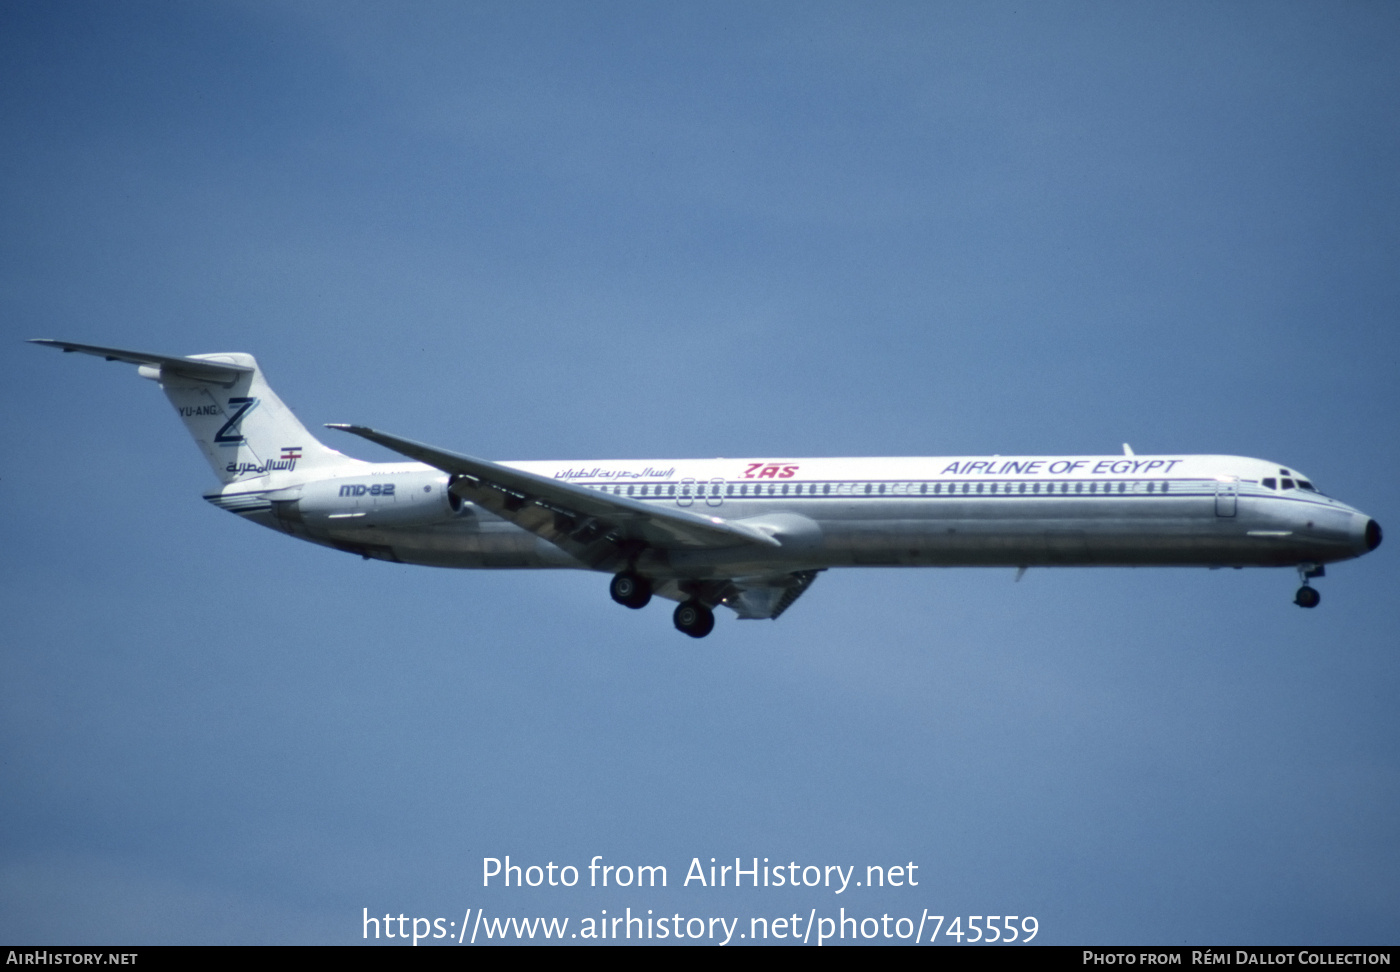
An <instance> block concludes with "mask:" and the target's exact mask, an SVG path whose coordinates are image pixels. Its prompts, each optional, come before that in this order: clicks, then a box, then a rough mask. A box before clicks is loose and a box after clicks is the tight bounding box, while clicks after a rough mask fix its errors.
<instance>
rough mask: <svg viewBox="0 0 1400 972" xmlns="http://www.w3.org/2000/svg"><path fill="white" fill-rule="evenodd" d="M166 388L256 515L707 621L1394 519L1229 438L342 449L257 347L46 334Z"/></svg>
mask: <svg viewBox="0 0 1400 972" xmlns="http://www.w3.org/2000/svg"><path fill="white" fill-rule="evenodd" d="M32 343H35V344H41V345H46V346H48V347H55V348H60V349H62V350H63V351H66V352H81V353H84V354H90V355H96V356H98V357H101V358H105V359H107V360H108V361H122V362H126V363H129V364H134V365H136V366H137V370H138V373H139V374H140V375H141V377H143V378H149V379H151V380H153V381H156V382H158V383H159V384H160V386H161V388H162V389H163V390H164V392H165V394H166V397H167V398H169V400H170V403H171V404H172V405H174V406H175V410H176V411H177V412H178V413H179V415H180V417H181V419H183V421H184V423H185V427H186V428H187V429H188V430H189V432H190V434H191V435H192V436H193V437H194V440H195V442H196V443H198V445H199V447H200V449H201V451H203V453H204V456H205V458H206V459H207V460H208V461H209V465H210V467H211V468H212V469H213V471H214V475H215V476H216V477H218V479H219V482H220V484H221V485H220V487H219V488H218V489H216V490H214V491H213V492H211V493H207V494H205V496H204V498H205V499H206V500H208V501H209V502H210V503H212V504H214V505H215V506H217V507H219V508H220V509H224V510H228V511H230V512H232V513H236V514H238V515H239V516H241V517H243V518H244V519H247V520H251V521H252V522H254V523H257V524H260V525H262V526H265V527H269V528H271V529H274V530H278V531H282V532H285V533H288V534H290V535H292V536H294V537H297V538H300V539H303V540H309V541H311V542H312V543H317V544H322V545H324V546H328V547H333V548H335V549H337V550H343V551H346V552H349V553H353V554H358V555H359V556H362V557H364V558H366V559H371V558H373V559H378V560H387V561H393V562H396V563H407V564H422V565H427V566H433V567H456V568H573V569H580V570H593V571H600V572H606V573H609V574H612V575H613V576H612V581H611V584H610V593H611V594H612V598H613V600H615V601H617V602H618V603H619V604H622V605H624V606H626V607H629V608H642V607H645V606H646V605H647V604H648V603H649V602H650V601H651V599H652V598H653V597H654V596H655V597H662V598H666V599H669V600H672V601H677V602H679V603H678V605H677V607H676V608H675V612H674V616H673V620H674V622H675V626H676V628H677V629H679V630H680V631H682V632H684V633H685V634H687V635H690V636H691V637H694V638H703V637H704V636H706V635H707V634H709V633H710V631H711V630H712V629H713V628H714V624H715V616H714V609H715V608H716V607H718V606H720V605H723V606H724V607H727V608H729V609H730V610H732V611H734V613H735V614H737V615H738V616H739V618H741V619H766V618H777V617H778V616H779V615H781V614H782V613H783V612H784V611H786V610H787V609H788V608H789V607H790V606H791V605H792V603H793V602H794V601H795V600H797V598H798V597H800V596H801V595H802V594H803V592H805V591H806V590H807V588H809V587H810V586H811V585H812V582H813V581H814V580H815V579H816V577H817V575H818V574H819V573H820V572H821V571H824V570H826V569H828V568H831V567H859V566H870V567H971V566H981V567H988V566H1000V567H1015V568H1017V571H1018V572H1017V575H1016V577H1017V580H1019V579H1020V577H1021V575H1022V574H1023V573H1024V572H1025V571H1026V570H1027V569H1028V568H1030V567H1065V566H1144V567H1145V566H1196V567H1211V568H1221V567H1234V568H1240V567H1293V568H1295V569H1296V570H1297V571H1298V574H1299V578H1300V580H1301V583H1302V586H1301V587H1300V588H1299V589H1298V591H1297V593H1296V595H1295V597H1294V603H1295V604H1297V605H1298V606H1300V607H1304V608H1312V607H1316V606H1317V604H1318V602H1319V601H1320V600H1321V596H1320V595H1319V594H1318V592H1317V590H1316V589H1315V588H1314V587H1312V585H1311V584H1310V583H1309V582H1310V581H1311V580H1313V579H1314V578H1317V577H1321V576H1323V575H1324V572H1325V566H1326V565H1327V564H1329V563H1334V562H1337V561H1342V560H1349V559H1352V558H1354V557H1359V556H1361V555H1362V554H1365V553H1367V552H1369V551H1372V550H1375V549H1376V548H1377V547H1378V546H1379V545H1380V543H1381V528H1380V525H1379V524H1378V523H1377V522H1376V521H1375V520H1374V519H1372V518H1371V517H1369V516H1367V515H1366V514H1365V513H1362V512H1360V511H1359V510H1356V509H1354V508H1352V507H1350V506H1347V505H1346V504H1345V503H1342V502H1340V501H1338V500H1336V499H1333V498H1331V497H1330V496H1327V495H1325V494H1324V493H1322V492H1321V491H1320V490H1318V489H1317V488H1316V487H1315V486H1314V485H1313V483H1312V481H1311V479H1309V478H1308V477H1307V476H1304V475H1302V474H1301V473H1299V472H1298V471H1297V470H1296V469H1292V468H1290V467H1285V466H1280V465H1278V464H1277V463H1273V462H1266V461H1265V460H1262V459H1247V458H1242V457H1239V456H1215V455H1161V456H1148V455H1142V456H1139V455H1136V454H1134V452H1133V451H1132V449H1131V448H1129V447H1128V446H1127V445H1126V444H1124V446H1123V454H1122V455H1097V456H1001V455H995V456H943V457H922V458H918V457H911V458H883V459H879V458H864V459H834V458H818V459H793V458H781V457H768V458H754V459H664V460H657V459H652V460H608V461H602V460H571V461H567V462H489V461H487V460H485V459H477V458H474V457H472V456H469V455H464V454H461V453H456V452H449V451H447V450H445V449H439V448H436V447H434V446H430V445H425V444H423V443H421V442H415V441H413V440H411V439H405V438H400V437H399V436H396V435H390V434H388V433H387V432H380V431H377V430H375V429H372V428H367V427H365V426H360V425H329V426H327V427H328V428H331V429H337V430H340V431H343V432H348V433H351V434H354V435H357V436H360V437H361V438H364V439H368V440H369V441H371V442H377V443H379V444H380V445H382V446H384V447H386V448H388V449H390V450H392V451H394V452H397V453H399V454H401V455H403V456H404V457H406V458H407V459H408V460H411V461H408V462H366V461H363V460H360V459H354V458H351V457H349V456H346V455H343V454H341V453H340V452H337V451H336V450H334V449H332V448H330V447H328V446H326V445H324V444H323V443H322V442H320V441H319V440H318V439H316V438H315V437H314V436H312V435H311V433H310V432H308V431H307V429H306V428H305V426H303V425H302V423H301V422H300V421H299V420H298V419H297V418H296V416H295V415H294V414H293V413H292V411H291V409H289V408H288V407H287V406H286V405H284V404H283V403H282V401H281V399H279V398H278V397H277V395H276V394H275V393H274V392H273V391H272V389H271V388H270V387H269V386H268V384H267V381H266V379H265V378H264V377H263V373H262V371H261V369H260V368H259V367H258V364H257V362H256V361H255V360H254V359H253V357H252V355H249V354H242V353H224V354H197V355H190V356H187V357H175V356H169V355H159V354H148V353H145V352H139V351H126V350H121V349H115V348H105V347H97V346H94V345H87V344H74V343H71V342H67V341H55V340H51V339H46V338H36V339H34V340H33V341H32Z"/></svg>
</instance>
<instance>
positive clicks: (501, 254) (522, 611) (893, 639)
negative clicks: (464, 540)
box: [0, 2, 1400, 944]
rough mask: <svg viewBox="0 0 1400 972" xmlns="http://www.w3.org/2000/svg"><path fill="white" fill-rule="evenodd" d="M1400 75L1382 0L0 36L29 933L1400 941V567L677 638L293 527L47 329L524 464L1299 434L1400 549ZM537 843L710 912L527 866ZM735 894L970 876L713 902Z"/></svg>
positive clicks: (347, 443) (1056, 581) (560, 8)
mask: <svg viewBox="0 0 1400 972" xmlns="http://www.w3.org/2000/svg"><path fill="white" fill-rule="evenodd" d="M1397 46H1400V10H1397V8H1396V7H1395V6H1394V5H1393V4H1384V3H1351V4H1344V5H1337V4H1322V3H1258V4H1254V3H1231V4H1191V3H1185V4H1155V5H1154V4H1141V3H1139V4H1118V5H1102V4H1077V3H1062V4H1043V5H1026V4H995V3H991V4H908V5H905V4H893V3H891V4H882V5H873V6H872V5H858V4H820V3H803V4H788V3H771V4H761V5H760V4H725V3H706V4H670V5H658V4H627V3H603V4H593V5H582V4H556V3H543V4H522V3H509V4H465V3H443V4H434V3H419V4H375V3H359V4H351V3H341V4H312V3H280V4H266V3H207V4H198V5H189V4H166V3H124V4H99V3H63V2H58V3H9V4H5V5H4V7H3V8H2V9H0V78H3V83H0V112H3V118H4V121H5V129H6V131H7V133H8V134H9V137H8V138H6V139H4V140H3V142H0V165H3V172H4V179H3V185H4V189H3V191H0V226H3V227H4V229H3V233H0V301H2V302H3V305H0V306H3V315H0V320H2V321H3V325H0V326H3V329H4V334H5V336H6V340H7V341H8V342H9V350H8V352H7V353H6V354H5V355H3V356H0V362H3V363H4V365H5V370H6V381H5V383H4V393H3V394H4V396H5V403H4V404H5V407H4V411H3V417H0V436H3V440H0V441H3V443H4V446H5V455H6V456H7V457H8V461H7V462H5V464H4V469H3V473H2V474H0V490H3V495H4V498H5V510H6V512H5V514H4V516H3V518H0V524H3V535H2V536H0V539H2V540H3V549H4V551H5V553H4V555H3V557H0V567H3V584H0V605H3V612H0V617H3V618H4V621H3V628H0V631H3V632H4V637H3V639H2V640H3V649H0V665H3V668H0V672H3V675H2V676H0V684H3V686H4V688H3V693H2V694H0V698H3V704H0V718H2V719H3V723H0V725H3V730H0V754H2V755H0V781H3V784H0V820H3V821H4V825H3V826H0V935H3V937H4V938H6V939H7V940H10V941H43V942H52V943H55V944H79V943H92V942H102V943H112V942H131V943H160V942H208V943H213V942H248V943H253V942H269V943H273V942H298V943H302V942H305V943H318V942H325V943H348V942H353V941H358V940H360V932H361V927H362V922H361V916H362V909H364V908H368V909H369V912H370V913H371V914H374V913H380V914H382V913H384V912H392V913H393V914H395V915H396V916H397V915H398V914H399V913H403V914H406V915H408V916H410V917H411V916H415V915H418V916H426V917H444V918H447V919H448V920H458V921H460V917H459V916H460V915H461V914H462V913H463V911H464V910H465V909H467V908H485V909H487V910H488V913H489V914H493V915H507V914H512V915H534V914H552V915H559V916H570V917H573V918H574V919H575V920H578V919H579V918H581V917H583V916H587V915H595V916H596V915H597V914H598V913H599V912H600V911H601V909H604V908H606V909H608V910H609V913H610V914H616V913H617V910H619V909H624V908H627V907H631V908H633V909H634V911H635V910H636V909H646V908H653V909H655V910H657V911H658V912H660V911H662V910H666V911H668V912H669V911H676V912H680V913H683V914H686V915H720V914H722V915H727V916H735V915H737V916H743V917H744V918H745V920H747V918H748V917H749V916H754V915H775V914H782V913H787V912H792V911H800V912H803V913H807V912H808V910H809V909H812V908H815V909H817V910H818V911H819V912H820V913H822V914H826V913H834V912H835V910H836V909H837V908H839V907H841V906H846V907H847V908H848V913H850V912H851V911H852V910H855V911H856V913H859V914H862V915H864V914H879V913H884V912H889V913H890V914H891V915H904V914H913V915H914V916H915V917H917V916H918V915H919V914H920V913H921V911H922V910H923V909H926V908H927V909H930V913H936V914H945V915H948V916H952V915H964V916H965V915H972V914H987V913H999V914H1006V913H1014V914H1017V915H1035V916H1037V917H1038V919H1039V921H1040V927H1041V932H1040V934H1039V936H1038V939H1037V940H1039V941H1045V942H1059V943H1083V942H1094V943H1156V944H1180V943H1210V942H1213V943H1227V944H1228V943H1237V944H1238V943H1285V942H1286V943H1296V944H1323V943H1352V944H1366V943H1394V942H1395V941H1396V939H1397V931H1398V930H1400V926H1398V925H1397V918H1396V916H1397V914H1400V888H1397V883H1396V880H1395V877H1394V875H1395V874H1396V873H1400V843H1397V838H1396V834H1395V827H1394V814H1395V807H1396V806H1397V805H1400V786H1398V785H1397V784H1398V783H1400V779H1397V763H1398V761H1397V756H1400V753H1398V752H1397V728H1400V726H1398V725H1397V717H1396V714H1395V704H1396V698H1397V685H1398V683H1400V670H1397V661H1396V652H1395V648H1396V643H1397V632H1400V624H1397V621H1400V603H1397V600H1396V598H1395V597H1394V592H1395V591H1396V589H1397V579H1400V575H1398V574H1397V569H1396V567H1395V566H1394V564H1395V561H1394V557H1393V551H1392V550H1391V545H1386V546H1383V547H1382V548H1381V549H1380V550H1379V551H1377V553H1375V554H1374V555H1372V556H1369V557H1367V558H1365V559H1364V560H1361V561H1358V562H1355V563H1350V564H1344V565H1340V566H1337V567H1335V568H1333V569H1332V570H1331V571H1329V576H1328V577H1327V578H1326V579H1325V580H1323V581H1321V582H1319V584H1318V586H1319V588H1320V589H1321V591H1322V593H1323V604H1322V605H1321V607H1319V608H1318V609H1317V610H1316V611H1311V612H1304V611H1301V610H1299V609H1298V608H1296V607H1294V606H1293V605H1292V604H1291V603H1290V601H1291V597H1292V592H1293V590H1294V588H1295V587H1296V578H1295V577H1294V575H1293V574H1292V572H1291V571H1265V570H1260V571H1239V572H1236V571H1224V572H1211V571H1205V570H1118V571H1113V570H1061V571H1031V572H1030V573H1029V574H1028V575H1027V576H1026V577H1025V578H1024V580H1022V581H1021V582H1020V583H1019V584H1013V582H1012V577H1013V572H1012V571H1009V570H1007V571H1001V570H961V571H960V570H923V571H892V570H866V571H845V572H838V571H831V572H828V573H826V574H824V575H823V576H822V577H821V578H820V579H819V580H818V582H817V583H816V585H814V587H813V588H812V590H811V591H810V592H809V593H808V594H806V595H805V596H804V597H803V598H802V599H801V600H800V601H799V602H798V603H797V604H796V605H795V606H794V607H793V608H792V609H791V610H790V611H789V612H788V613H787V614H786V615H784V617H783V618H782V619H781V620H780V621H778V622H773V623H769V622H758V623H748V622H745V623H742V624H741V623H738V622H736V621H734V620H733V619H732V618H730V617H728V616H727V612H725V614H726V616H724V617H721V618H720V623H719V625H718V626H717V629H716V631H715V633H714V634H713V635H711V636H710V637H709V638H708V639H705V640H704V641H703V642H691V641H690V640H689V639H686V638H684V637H683V636H681V635H679V634H678V633H676V632H675V631H674V630H673V629H672V628H671V624H670V619H669V617H668V616H667V614H668V612H667V611H666V610H664V608H663V607H661V606H653V607H652V608H650V609H648V610H645V611H641V612H635V613H634V612H630V611H626V610H624V609H621V608H619V607H617V605H615V604H613V603H612V602H611V601H610V600H609V599H608V597H607V593H606V581H607V578H606V577H604V576H595V575H588V574H564V573H509V572H497V573H491V572H479V573H478V572H449V571H434V570H429V569H426V568H410V567H403V566H397V565H390V564H383V563H377V562H376V563H365V562H361V561H359V560H357V559H354V558H352V557H349V556H346V555H343V554H340V553H336V552H332V551H328V550H325V549H321V548H316V547H312V546H310V545H305V544H298V543H296V542H294V541H292V540H291V539H289V538H286V537H282V536H279V535H276V534H273V533H272V532H270V531H263V530H258V529H256V528H254V527H253V526H251V525H249V524H247V523H245V522H242V521H240V520H238V519H237V518H236V517H233V516H230V515H228V514H226V513H223V512H221V511H218V510H215V509H214V508H212V507H210V506H209V505H208V504H206V503H205V502H204V501H203V500H201V499H200V493H201V492H202V491H203V490H205V489H206V488H208V487H209V486H210V485H212V480H211V479H210V478H209V474H208V472H207V471H206V467H205V465H204V463H203V462H202V460H201V459H200V457H199V454H198V452H197V450H196V449H195V447H194V446H193V444H192V443H191V442H189V441H188V438H187V437H186V436H185V434H184V432H183V430H182V429H181V428H180V425H179V422H178V421H177V419H176V418H175V417H174V415H173V413H172V411H171V409H170V408H169V406H168V404H167V403H166V402H165V401H164V399H163V397H162V396H161V395H160V394H159V393H158V391H157V389H155V388H154V386H152V385H150V384H149V383H146V382H142V381H139V380H138V379H137V378H136V376H135V374H134V372H133V370H132V369H130V368H129V367H127V366H121V365H114V364H105V363H103V362H100V361H97V360H94V359H89V358H81V359H78V358H76V356H67V357H64V356H60V355H57V354H54V353H52V352H50V351H46V350H43V349H38V348H33V347H26V346H24V345H23V344H22V343H21V341H22V339H24V338H29V337H57V338H64V339H68V340H75V341H86V342H89V343H95V344H106V345H113V346H118V347H134V348H141V349H147V350H152V351H156V352H161V353H172V354H190V353H201V352H212V351H247V352H251V353H253V354H255V355H257V356H258V360H259V362H260V363H261V364H262V366H263V368H264V370H265V371H266V372H267V374H268V377H269V379H270V381H271V382H272V383H273V385H274V387H275V388H276V389H277V390H278V392H279V394H280V395H281V396H282V397H283V398H284V399H285V400H286V401H287V402H288V404H290V405H291V406H292V407H293V408H294V409H296V410H297V411H298V413H299V415H300V416H301V417H302V419H303V420H304V421H305V422H306V423H307V424H308V426H316V425H319V424H320V423H323V422H358V423H364V424H370V425H374V426H376V427H378V428H383V429H386V430H389V431H392V432H396V433H399V434H402V435H406V436H409V437H411V438H416V439H420V440H424V441H428V442H433V443H437V444H440V445H442V446H444V447H445V448H449V449H455V450H458V451H463V452H468V453H471V454H475V455H482V456H488V457H492V458H498V459H507V460H509V459H539V458H632V457H639V458H652V457H655V458H666V457H674V456H715V455H724V456H756V457H769V456H824V455H939V454H989V453H1001V454H1016V453H1026V454H1040V453H1045V454H1051V453H1085V454H1091V453H1113V452H1117V451H1119V449H1120V447H1121V446H1120V444H1121V443H1123V442H1125V441H1126V442H1130V443H1131V444H1132V445H1133V447H1134V448H1135V449H1136V450H1137V451H1138V452H1139V453H1147V452H1164V453H1169V452H1203V453H1215V452H1218V453H1227V454H1240V455H1249V456H1259V457H1263V458H1268V459H1271V460H1276V461H1278V462H1281V463H1284V464H1286V465H1290V466H1296V467H1297V468H1299V469H1301V470H1302V471H1303V472H1305V473H1306V474H1307V475H1309V476H1310V477H1311V478H1312V479H1313V480H1314V481H1315V482H1317V483H1318V485H1319V486H1320V487H1321V488H1322V489H1324V490H1326V491H1328V492H1330V493H1332V494H1333V495H1336V496H1338V497H1340V498H1342V499H1343V500H1345V501H1346V502H1349V503H1352V504H1353V505H1355V506H1357V507H1359V508H1361V509H1363V510H1365V511H1367V512H1368V513H1370V514H1371V515H1373V516H1375V517H1376V518H1377V519H1378V520H1379V521H1380V522H1381V523H1382V524H1383V525H1385V526H1386V527H1390V525H1391V524H1392V521H1395V520H1396V519H1397V518H1396V516H1395V515H1394V513H1393V512H1392V511H1393V510H1395V508H1396V506H1397V498H1400V496H1398V494H1400V490H1397V482H1400V454H1397V440H1396V436H1395V434H1394V432H1395V422H1396V417H1397V415H1400V408H1397V406H1400V394H1398V393H1397V389H1398V388H1400V383H1397V380H1396V378H1397V362H1398V361H1400V339H1398V338H1397V332H1396V328H1395V323H1394V322H1395V311H1396V307H1397V297H1400V293H1398V292H1400V274H1398V273H1397V272H1396V270H1397V266H1400V260H1397V257H1400V231H1398V230H1397V226H1400V219H1398V218H1397V217H1400V193H1398V192H1397V179H1396V173H1397V172H1400V127H1397V125H1396V122H1395V119H1396V117H1397V107H1400V105H1397V102H1400V57H1397V53H1398V52H1397ZM327 435H328V437H329V436H330V435H332V433H327ZM328 441H330V442H331V444H332V445H334V446H336V447H337V448H342V449H344V450H345V451H347V452H350V453H351V454H354V455H358V456H362V457H364V458H369V459H383V458H388V456H387V454H386V453H384V452H382V451H380V450H377V449H376V447H374V446H371V445H370V444H368V443H365V442H360V441H355V440H343V441H339V442H337V441H334V440H333V439H329V438H328ZM506 854H510V855H511V857H512V860H513V861H524V862H532V863H544V862H546V861H550V860H552V861H555V862H556V863H561V864H562V863H572V864H574V865H576V866H582V865H586V864H587V862H588V860H589V859H591V858H592V857H593V855H603V856H604V858H605V859H606V860H607V861H611V862H617V863H634V864H640V863H649V864H663V865H666V866H667V867H668V869H669V871H670V874H671V886H670V887H668V888H667V890H666V891H665V892H661V891H659V890H658V891H656V892H650V891H649V892H639V891H635V890H632V891H628V892H626V893H622V892H617V891H615V890H608V891H603V890H601V889H584V888H582V887H579V888H575V889H569V890H567V891H565V890H563V889H554V890H549V889H540V890H524V891H522V890H517V889H511V890H509V891H505V890H503V889H499V888H490V889H483V888H482V887H481V880H480V874H481V861H482V858H483V857H503V856H504V855H506ZM735 856H739V857H742V858H744V859H745V860H748V859H751V858H752V857H754V856H757V857H759V858H763V857H768V858H770V860H771V861H774V862H777V861H780V860H781V861H782V862H783V863H787V862H788V861H797V862H799V863H801V864H804V865H805V864H818V865H827V864H838V865H842V866H849V865H858V867H859V868H860V869H862V870H863V868H864V867H865V866H866V865H868V864H893V863H904V862H908V861H913V862H915V863H917V864H918V865H919V867H920V871H919V874H920V875H921V876H922V878H923V880H922V882H921V884H920V887H919V888H918V889H917V890H915V889H912V888H904V889H900V890H898V891H895V890H892V889H886V890H885V891H884V892H874V891H867V892H865V896H864V897H859V898H856V897H854V895H852V897H851V898H849V899H848V898H847V897H846V896H842V897H839V898H838V897H835V896H833V895H831V894H830V893H829V892H825V891H822V892H817V891H810V890H802V891H797V892H794V891H791V890H790V889H789V890H786V891H784V892H778V891H777V890H775V889H771V888H770V889H758V890H752V889H747V888H746V889H744V890H743V891H741V892H735V891H733V890H732V889H723V890H722V889H715V890H712V891H703V892H702V891H699V890H697V889H696V888H695V887H694V886H693V885H692V886H691V887H689V888H681V887H676V885H677V884H679V878H680V877H681V876H682V875H683V874H684V871H685V869H686V866H687V865H688V864H689V862H690V860H691V859H692V858H693V857H700V858H701V859H702V860H703V861H708V859H709V858H710V857H717V858H721V859H725V858H733V857H735Z"/></svg>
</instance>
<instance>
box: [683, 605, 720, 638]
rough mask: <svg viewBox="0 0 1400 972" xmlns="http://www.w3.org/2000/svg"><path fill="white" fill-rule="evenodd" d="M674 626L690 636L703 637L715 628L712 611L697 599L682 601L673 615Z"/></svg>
mask: <svg viewBox="0 0 1400 972" xmlns="http://www.w3.org/2000/svg"><path fill="white" fill-rule="evenodd" d="M674 617H675V621H676V628H677V630H679V631H684V632H685V633H686V634H688V635H690V636H691V637H692V638H703V637H705V635H707V634H709V633H710V632H711V631H713V630H714V628H715V615H714V612H713V611H711V610H710V609H709V608H707V607H705V605H703V604H701V603H700V602H699V601H683V602H681V604H680V605H679V606H678V607H677V608H676V613H675V615H674Z"/></svg>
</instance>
